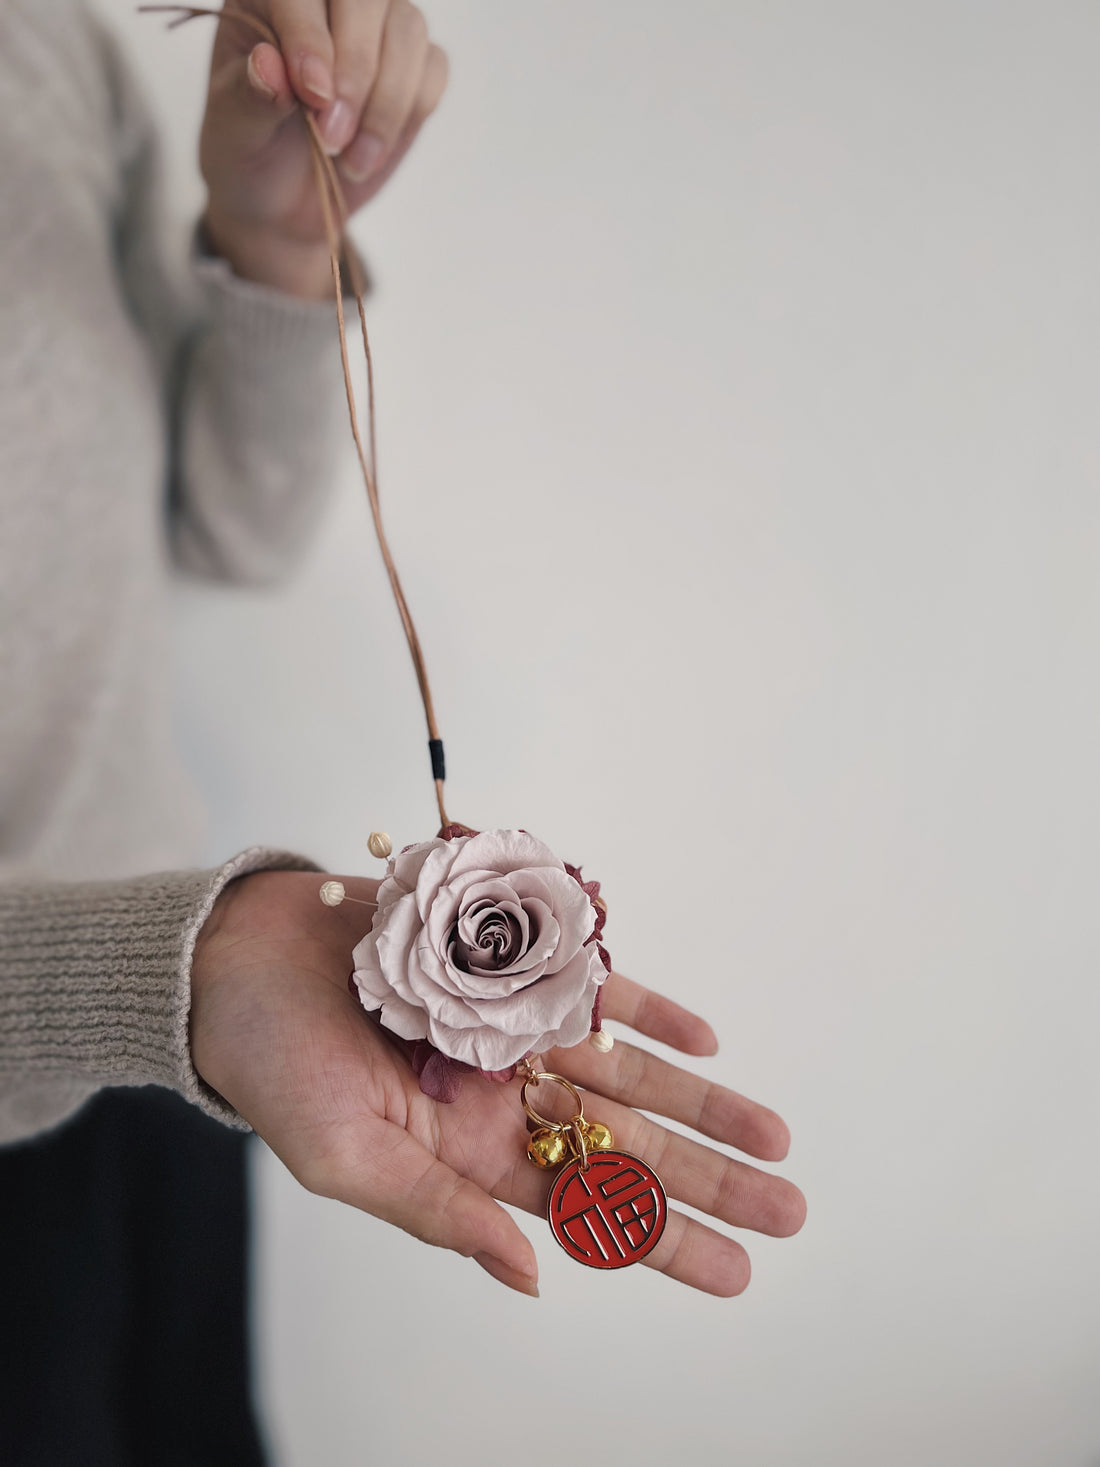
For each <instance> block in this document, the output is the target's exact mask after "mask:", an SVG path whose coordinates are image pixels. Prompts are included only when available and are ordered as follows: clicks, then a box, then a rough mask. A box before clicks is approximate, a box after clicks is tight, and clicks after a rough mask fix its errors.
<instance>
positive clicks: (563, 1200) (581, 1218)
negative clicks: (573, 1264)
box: [546, 1151, 668, 1268]
mask: <svg viewBox="0 0 1100 1467" xmlns="http://www.w3.org/2000/svg"><path fill="white" fill-rule="evenodd" d="M587 1162H588V1167H587V1170H585V1169H584V1167H583V1166H582V1164H581V1161H580V1160H579V1159H576V1160H574V1161H571V1162H570V1163H569V1164H568V1166H565V1167H563V1168H562V1170H561V1171H560V1172H559V1173H558V1175H557V1176H556V1177H555V1179H554V1185H553V1187H552V1188H551V1190H550V1201H549V1204H548V1206H547V1212H546V1215H547V1219H548V1221H549V1223H550V1231H551V1232H552V1233H553V1234H554V1237H555V1238H557V1240H558V1242H559V1243H560V1244H561V1246H562V1247H563V1248H564V1249H565V1251H566V1253H568V1254H569V1256H570V1258H575V1259H576V1260H577V1262H578V1263H584V1264H587V1265H588V1267H589V1268H625V1267H626V1266H627V1264H630V1263H638V1262H640V1261H641V1260H642V1259H643V1258H644V1257H645V1256H646V1254H647V1253H649V1252H650V1250H651V1249H653V1248H654V1247H656V1245H657V1241H658V1239H659V1238H660V1236H661V1234H662V1233H663V1232H664V1227H665V1223H666V1221H667V1220H668V1200H667V1199H666V1197H665V1189H664V1188H663V1187H662V1186H661V1181H660V1178H659V1177H658V1176H657V1173H656V1172H655V1171H653V1169H652V1168H651V1167H648V1166H647V1165H646V1164H645V1162H644V1161H640V1160H639V1158H638V1157H636V1156H631V1154H630V1153H629V1152H628V1151H592V1152H589V1153H588V1157H587Z"/></svg>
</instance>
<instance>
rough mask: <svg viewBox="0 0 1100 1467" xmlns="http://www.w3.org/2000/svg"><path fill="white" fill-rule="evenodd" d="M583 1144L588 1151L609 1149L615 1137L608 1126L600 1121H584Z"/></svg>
mask: <svg viewBox="0 0 1100 1467" xmlns="http://www.w3.org/2000/svg"><path fill="white" fill-rule="evenodd" d="M584 1144H585V1145H586V1146H587V1147H588V1149H589V1151H610V1149H611V1147H612V1146H614V1144H615V1138H614V1136H612V1134H611V1129H610V1127H609V1126H605V1125H604V1124H603V1123H602V1122H601V1121H585V1123H584Z"/></svg>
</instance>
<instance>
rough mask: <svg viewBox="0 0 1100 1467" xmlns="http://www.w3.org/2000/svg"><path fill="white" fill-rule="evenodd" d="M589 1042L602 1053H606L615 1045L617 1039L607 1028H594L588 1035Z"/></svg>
mask: <svg viewBox="0 0 1100 1467" xmlns="http://www.w3.org/2000/svg"><path fill="white" fill-rule="evenodd" d="M588 1042H589V1044H590V1045H591V1046H592V1048H593V1049H596V1050H599V1052H600V1054H606V1053H607V1052H608V1050H609V1049H613V1048H614V1047H615V1041H614V1039H613V1038H612V1037H611V1035H610V1034H609V1033H608V1032H607V1030H606V1029H593V1030H592V1033H591V1034H589V1036H588Z"/></svg>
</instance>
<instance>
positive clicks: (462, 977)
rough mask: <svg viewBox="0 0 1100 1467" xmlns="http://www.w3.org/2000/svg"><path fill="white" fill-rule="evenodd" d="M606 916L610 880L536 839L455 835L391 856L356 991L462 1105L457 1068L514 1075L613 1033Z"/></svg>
mask: <svg viewBox="0 0 1100 1467" xmlns="http://www.w3.org/2000/svg"><path fill="white" fill-rule="evenodd" d="M452 830H458V831H461V832H464V833H459V834H453V835H452V834H451V831H452ZM604 915H605V914H604V910H603V904H602V903H600V902H599V886H598V884H597V883H595V882H587V883H586V882H582V881H581V879H580V873H579V871H577V869H576V868H575V867H567V866H566V864H565V863H564V862H563V861H561V860H559V859H558V857H557V856H555V855H554V853H553V851H551V850H550V848H549V847H548V846H546V845H544V844H543V842H542V841H540V840H537V839H536V838H535V837H534V836H533V835H529V834H528V833H527V832H526V831H523V830H489V831H484V832H480V833H478V832H473V831H467V830H466V828H465V827H447V828H446V830H445V831H444V833H443V835H441V836H439V837H437V838H436V839H435V840H430V841H422V842H420V843H419V844H417V845H412V846H407V847H406V848H405V849H404V850H403V851H401V852H400V854H399V855H397V856H394V857H393V858H392V859H391V860H390V862H389V866H388V872H387V875H386V878H385V880H384V881H383V882H382V885H381V886H380V887H379V890H378V910H377V912H376V914H375V918H374V922H373V925H372V927H371V930H370V932H369V933H368V934H367V936H366V937H365V938H364V939H363V940H362V942H360V943H359V944H358V946H357V947H356V948H355V950H354V954H353V962H354V965H355V967H354V972H353V974H352V979H353V983H354V986H355V989H356V992H357V994H358V997H359V1000H360V1002H361V1003H362V1005H363V1007H364V1008H365V1009H367V1010H369V1011H372V1012H377V1014H378V1017H379V1020H380V1022H381V1023H382V1024H383V1025H384V1027H385V1028H387V1029H389V1030H391V1031H392V1032H393V1033H394V1034H395V1035H397V1036H398V1037H399V1038H401V1039H404V1040H408V1041H412V1042H413V1043H414V1045H415V1052H414V1056H413V1059H414V1065H415V1066H416V1068H417V1071H418V1073H419V1074H420V1078H421V1085H422V1088H424V1089H425V1090H426V1091H427V1092H428V1093H429V1094H433V1095H435V1096H436V1098H437V1099H453V1098H454V1094H457V1086H456V1085H455V1084H454V1083H453V1081H454V1070H456V1069H457V1070H458V1071H459V1072H461V1070H462V1069H465V1068H471V1069H476V1070H480V1071H481V1072H482V1073H483V1074H486V1075H488V1076H489V1077H490V1078H493V1079H511V1078H512V1075H513V1074H514V1073H515V1067H516V1065H517V1064H518V1063H519V1061H520V1060H522V1059H524V1058H525V1057H526V1056H528V1055H530V1054H533V1053H538V1052H540V1051H541V1050H543V1049H549V1048H552V1047H554V1046H557V1045H562V1046H569V1045H573V1044H578V1043H579V1042H580V1041H581V1040H582V1039H583V1038H584V1037H585V1035H586V1034H587V1033H588V1032H589V1030H590V1029H592V1028H593V1027H596V1028H598V1027H599V1025H598V1007H597V999H598V995H599V990H600V985H601V984H602V983H603V981H604V979H605V978H606V977H607V973H608V969H609V967H610V961H609V960H608V958H607V953H606V950H605V949H604V948H603V946H602V943H601V941H600V938H601V936H602V929H603V921H604ZM594 1010H595V1011H596V1015H597V1021H596V1024H595V1026H594V1025H593V1013H594ZM433 1051H434V1052H436V1053H437V1054H438V1056H440V1057H441V1058H442V1060H443V1061H444V1062H446V1061H450V1062H451V1064H450V1065H448V1064H446V1063H442V1064H441V1063H439V1062H437V1061H434V1056H433ZM451 1092H453V1093H451Z"/></svg>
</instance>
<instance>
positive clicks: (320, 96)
mask: <svg viewBox="0 0 1100 1467" xmlns="http://www.w3.org/2000/svg"><path fill="white" fill-rule="evenodd" d="M291 75H292V77H293V80H294V89H295V91H296V92H297V93H298V96H299V97H300V98H301V100H302V101H303V102H306V103H308V104H309V106H311V107H317V108H323V107H326V106H327V105H328V104H329V103H330V102H331V101H332V100H333V99H334V98H335V96H336V91H335V88H334V86H333V80H332V67H331V66H330V65H329V63H328V62H327V61H324V60H322V59H321V57H320V56H317V55H314V54H313V53H307V54H306V55H304V56H300V57H299V58H298V64H297V66H295V67H293V68H292V70H291Z"/></svg>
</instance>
